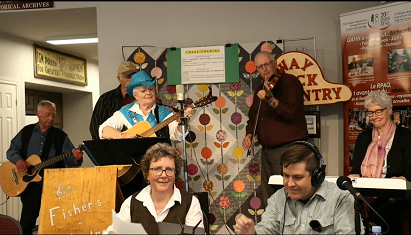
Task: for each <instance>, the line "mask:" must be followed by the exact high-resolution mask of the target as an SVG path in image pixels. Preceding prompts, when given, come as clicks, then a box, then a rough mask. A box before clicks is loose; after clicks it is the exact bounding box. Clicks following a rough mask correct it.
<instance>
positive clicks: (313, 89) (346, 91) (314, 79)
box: [277, 51, 352, 106]
mask: <svg viewBox="0 0 411 235" xmlns="http://www.w3.org/2000/svg"><path fill="white" fill-rule="evenodd" d="M277 64H278V70H279V71H281V72H283V73H284V72H286V73H289V74H293V75H294V76H296V77H297V78H298V79H299V80H300V82H301V83H302V84H303V86H304V105H306V106H307V105H323V104H334V103H338V102H344V101H347V100H349V99H350V98H351V96H352V92H351V89H350V87H349V86H347V85H345V84H339V83H332V82H329V81H327V80H325V78H324V74H323V71H322V70H321V68H320V66H319V65H318V63H317V62H316V61H315V60H314V58H312V57H311V56H310V55H308V54H306V53H304V52H300V51H291V52H287V53H284V54H282V55H280V56H279V57H278V58H277Z"/></svg>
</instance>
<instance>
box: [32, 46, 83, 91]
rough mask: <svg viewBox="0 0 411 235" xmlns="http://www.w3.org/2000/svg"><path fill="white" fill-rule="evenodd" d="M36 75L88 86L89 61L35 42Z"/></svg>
mask: <svg viewBox="0 0 411 235" xmlns="http://www.w3.org/2000/svg"><path fill="white" fill-rule="evenodd" d="M34 77H36V78H42V79H48V80H53V81H57V82H65V83H71V84H76V85H81V86H86V85H87V62H86V59H83V58H80V57H77V56H73V55H69V54H66V53H63V52H58V51H55V50H52V49H48V48H45V47H41V46H39V45H36V44H34Z"/></svg>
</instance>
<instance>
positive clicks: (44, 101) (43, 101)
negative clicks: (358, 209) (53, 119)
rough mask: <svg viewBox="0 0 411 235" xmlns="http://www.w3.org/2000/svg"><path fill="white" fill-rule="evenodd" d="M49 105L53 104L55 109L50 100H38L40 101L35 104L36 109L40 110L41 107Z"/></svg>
mask: <svg viewBox="0 0 411 235" xmlns="http://www.w3.org/2000/svg"><path fill="white" fill-rule="evenodd" d="M50 106H53V108H54V109H55V110H57V109H56V104H55V103H53V102H51V101H50V100H42V101H40V103H39V104H38V105H37V111H40V109H42V108H44V107H50Z"/></svg>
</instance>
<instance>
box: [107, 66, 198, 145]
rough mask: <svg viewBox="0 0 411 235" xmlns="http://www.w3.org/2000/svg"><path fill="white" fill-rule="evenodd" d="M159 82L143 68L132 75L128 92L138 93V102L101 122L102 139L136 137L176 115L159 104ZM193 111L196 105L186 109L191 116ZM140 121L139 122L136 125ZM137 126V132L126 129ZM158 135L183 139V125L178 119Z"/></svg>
mask: <svg viewBox="0 0 411 235" xmlns="http://www.w3.org/2000/svg"><path fill="white" fill-rule="evenodd" d="M155 82H156V77H153V78H152V77H150V76H149V75H148V74H147V73H146V72H144V71H139V72H137V73H135V74H134V75H133V76H132V77H131V83H130V84H129V85H127V93H128V94H129V95H130V96H134V98H135V99H136V102H133V103H131V104H128V105H125V106H123V107H122V108H121V109H120V110H118V111H116V112H115V113H114V114H113V115H112V116H111V117H110V118H108V119H107V120H106V121H105V122H104V123H103V124H101V125H100V127H99V135H100V138H101V139H122V138H134V137H136V135H138V134H141V133H142V132H144V131H146V130H148V129H150V128H152V127H155V126H156V125H158V124H159V123H161V122H162V121H164V120H165V119H167V118H168V117H171V116H172V115H173V112H171V110H170V109H169V108H168V107H165V106H162V105H159V104H156V102H155V88H154V84H155ZM192 114H193V111H192V108H186V109H185V110H184V116H185V117H191V115H192ZM138 123H139V124H138ZM136 124H138V125H137V126H135V125H136ZM133 126H135V127H134V128H133V129H132V130H133V131H131V130H129V131H125V130H127V129H130V128H132V127H133ZM155 134H156V136H158V137H166V138H168V139H170V140H171V141H181V140H183V133H182V126H181V125H179V123H178V121H176V120H175V121H172V122H170V123H169V124H168V125H166V126H165V127H164V128H161V129H160V130H158V131H157V132H156V133H155ZM186 134H187V132H186V133H185V135H186ZM143 137H147V136H143Z"/></svg>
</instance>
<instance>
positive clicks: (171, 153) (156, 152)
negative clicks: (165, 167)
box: [140, 143, 183, 179]
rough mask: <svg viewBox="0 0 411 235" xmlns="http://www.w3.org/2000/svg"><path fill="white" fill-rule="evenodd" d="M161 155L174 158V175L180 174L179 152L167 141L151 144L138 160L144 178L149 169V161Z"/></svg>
mask: <svg viewBox="0 0 411 235" xmlns="http://www.w3.org/2000/svg"><path fill="white" fill-rule="evenodd" d="M163 157H168V158H170V159H172V160H174V164H175V165H176V174H175V175H176V177H177V176H179V175H180V173H181V168H182V166H183V160H182V159H181V157H180V154H179V153H178V152H177V149H176V148H175V147H173V146H171V145H169V144H167V143H157V144H155V145H153V146H151V147H150V148H149V149H148V150H147V152H146V154H145V155H144V156H143V158H142V159H141V160H140V167H141V170H142V171H143V175H144V178H146V179H147V175H148V171H149V170H150V164H151V162H156V161H158V160H160V159H161V158H163Z"/></svg>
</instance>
